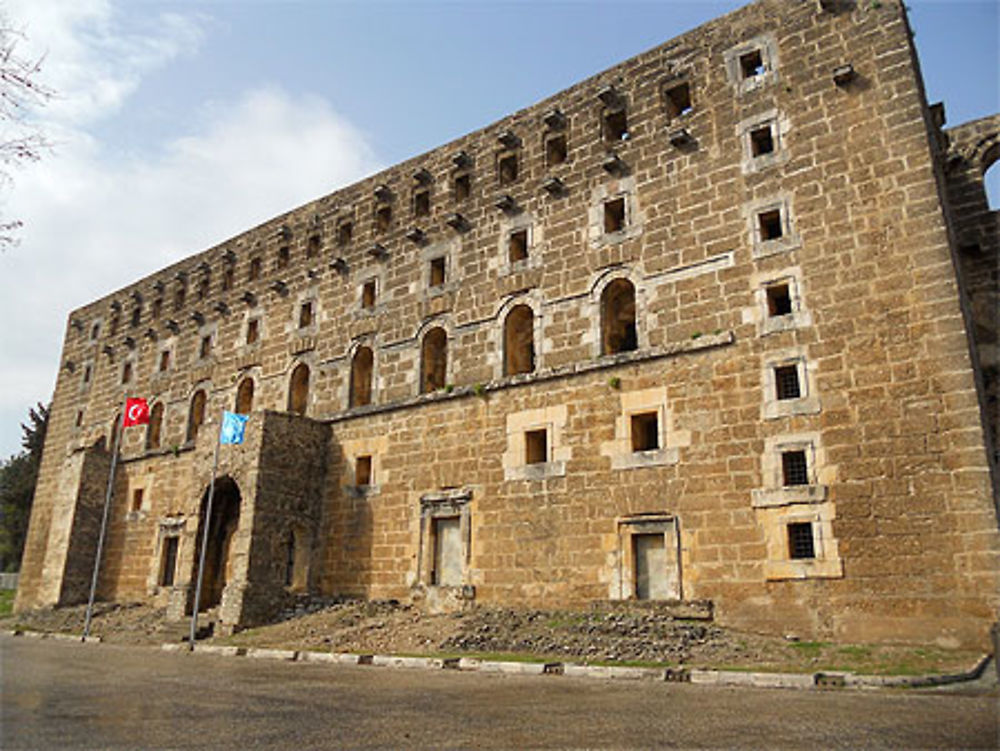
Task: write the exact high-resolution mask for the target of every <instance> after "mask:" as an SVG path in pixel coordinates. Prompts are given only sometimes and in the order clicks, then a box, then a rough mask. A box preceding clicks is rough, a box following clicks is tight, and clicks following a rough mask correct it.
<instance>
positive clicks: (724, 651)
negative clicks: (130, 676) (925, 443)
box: [0, 598, 980, 674]
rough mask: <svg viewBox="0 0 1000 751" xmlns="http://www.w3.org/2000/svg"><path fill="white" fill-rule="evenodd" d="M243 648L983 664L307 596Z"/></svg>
mask: <svg viewBox="0 0 1000 751" xmlns="http://www.w3.org/2000/svg"><path fill="white" fill-rule="evenodd" d="M85 610H86V608H85V607H84V606H77V607H71V608H59V609H55V610H39V611H32V612H30V613H22V614H18V615H17V616H12V617H9V618H5V619H0V628H4V629H12V628H15V627H19V628H29V629H32V630H37V631H59V632H69V633H81V632H82V631H83V621H84V613H85ZM163 617H164V611H163V610H162V609H156V608H152V607H149V606H146V605H140V604H114V603H98V604H97V605H96V606H95V611H94V619H93V624H92V627H91V631H92V633H94V634H98V635H100V636H102V637H103V638H104V639H105V640H106V641H108V642H113V643H121V644H159V643H162V642H167V641H178V640H180V639H183V638H185V637H186V635H187V633H188V632H187V625H188V624H187V623H186V622H185V623H180V624H178V623H164V621H163ZM212 641H214V642H225V643H230V644H238V645H241V646H257V647H285V648H291V649H312V650H324V651H336V652H361V653H377V654H452V655H461V654H487V655H488V654H495V655H511V656H513V655H516V656H518V657H520V658H531V657H538V658H548V659H559V660H565V661H574V662H624V663H632V662H639V663H665V664H670V665H687V666H691V667H730V668H737V669H740V668H744V669H751V668H753V669H763V670H767V669H770V670H786V671H815V670H835V669H839V670H851V671H854V672H863V673H909V674H921V673H942V672H955V671H962V670H967V669H969V668H970V667H971V666H972V664H973V663H974V662H975V661H976V659H977V658H978V657H979V656H980V655H978V654H977V653H973V652H959V651H949V650H942V649H937V648H934V647H927V646H923V647H913V646H910V647H886V646H869V645H837V644H830V643H826V642H795V641H789V640H786V639H782V638H778V637H773V636H762V635H758V634H750V633H746V632H739V631H734V630H732V629H725V628H722V627H720V626H718V625H716V624H714V623H712V622H711V621H707V620H690V619H683V618H675V617H672V616H671V615H670V614H669V613H667V612H664V611H663V610H657V609H651V608H629V607H622V608H616V609H612V610H607V609H594V610H587V611H551V610H526V609H511V608H493V607H485V606H480V607H476V608H473V609H470V610H468V611H465V612H461V613H452V614H445V615H428V614H426V613H424V612H422V611H421V610H419V609H417V608H415V607H411V606H408V605H402V604H399V603H397V602H395V601H370V602H364V601H359V600H337V599H329V598H303V599H301V600H299V601H298V602H297V604H296V605H295V606H294V607H292V608H289V609H288V610H287V611H285V612H284V613H282V614H281V615H280V616H279V618H278V619H277V620H276V622H275V623H273V624H271V625H268V626H261V627H258V628H253V629H248V630H246V631H243V632H241V633H239V634H236V635H235V636H232V637H228V638H225V639H223V638H215V639H213V640H212Z"/></svg>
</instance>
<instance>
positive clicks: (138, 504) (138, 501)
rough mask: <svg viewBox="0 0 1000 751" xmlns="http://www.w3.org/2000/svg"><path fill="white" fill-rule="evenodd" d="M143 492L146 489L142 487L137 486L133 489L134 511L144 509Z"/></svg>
mask: <svg viewBox="0 0 1000 751" xmlns="http://www.w3.org/2000/svg"><path fill="white" fill-rule="evenodd" d="M143 492H144V491H143V489H142V488H136V489H135V490H133V491H132V510H133V511H141V510H142V496H143Z"/></svg>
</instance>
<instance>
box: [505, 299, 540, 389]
mask: <svg viewBox="0 0 1000 751" xmlns="http://www.w3.org/2000/svg"><path fill="white" fill-rule="evenodd" d="M534 370H535V314H534V312H533V311H532V310H531V308H530V307H528V306H527V305H515V306H514V307H513V308H512V309H511V311H510V313H508V314H507V319H506V320H505V321H504V375H515V374H517V373H531V372H533V371H534Z"/></svg>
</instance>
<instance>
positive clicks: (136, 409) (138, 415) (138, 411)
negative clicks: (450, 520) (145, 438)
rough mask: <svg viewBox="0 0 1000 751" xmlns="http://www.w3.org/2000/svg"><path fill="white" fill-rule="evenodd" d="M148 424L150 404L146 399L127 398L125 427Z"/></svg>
mask: <svg viewBox="0 0 1000 751" xmlns="http://www.w3.org/2000/svg"><path fill="white" fill-rule="evenodd" d="M147 424H149V404H147V403H146V400H145V399H126V400H125V422H124V423H123V425H124V427H126V428H127V427H130V426H132V425H147Z"/></svg>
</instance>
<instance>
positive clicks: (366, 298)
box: [361, 279, 376, 310]
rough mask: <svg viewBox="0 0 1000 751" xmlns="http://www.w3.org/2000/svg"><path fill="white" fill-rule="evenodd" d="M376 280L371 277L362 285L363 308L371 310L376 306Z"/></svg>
mask: <svg viewBox="0 0 1000 751" xmlns="http://www.w3.org/2000/svg"><path fill="white" fill-rule="evenodd" d="M375 295H376V287H375V280H374V279H369V280H368V281H367V282H365V283H364V284H363V285H362V287H361V309H362V310H371V309H373V308H374V307H375Z"/></svg>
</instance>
